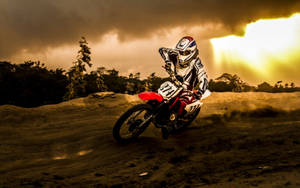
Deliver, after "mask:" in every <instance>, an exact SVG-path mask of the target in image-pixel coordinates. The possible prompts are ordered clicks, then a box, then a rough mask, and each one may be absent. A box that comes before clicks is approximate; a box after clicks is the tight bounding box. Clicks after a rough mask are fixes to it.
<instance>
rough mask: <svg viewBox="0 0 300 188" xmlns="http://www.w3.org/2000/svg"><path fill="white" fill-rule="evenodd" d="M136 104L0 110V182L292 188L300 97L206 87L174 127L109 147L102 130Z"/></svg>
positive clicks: (299, 167) (298, 181)
mask: <svg viewBox="0 0 300 188" xmlns="http://www.w3.org/2000/svg"><path fill="white" fill-rule="evenodd" d="M137 102H139V101H138V99H137V98H136V96H127V95H106V96H99V95H95V97H92V96H90V97H87V98H81V99H76V100H73V101H70V102H65V103H61V104H57V105H47V106H42V107H38V108H32V109H24V108H19V107H15V106H8V105H5V106H0V117H1V120H0V140H1V143H0V161H1V165H0V187H20V186H23V187H45V186H46V187H47V186H49V187H51V186H52V187H57V186H68V187H80V186H81V187H92V186H96V187H105V186H109V187H110V186H113V187H121V185H123V187H143V186H144V187H164V186H166V187H189V186H190V187H200V186H203V187H222V188H223V187H256V186H259V187H297V186H298V187H299V186H300V131H299V130H300V110H299V109H297V108H299V106H300V93H290V94H286V93H284V94H267V93H213V95H212V96H211V97H210V98H208V99H207V101H205V106H204V107H203V109H202V112H201V115H200V117H199V118H198V119H197V120H196V121H195V122H194V123H193V124H192V126H191V127H190V128H188V129H187V130H185V131H184V132H180V133H178V134H175V135H172V136H171V137H170V138H169V139H168V140H162V139H161V135H160V131H159V130H158V129H154V128H152V127H149V129H148V130H147V131H146V133H145V134H143V135H142V136H141V138H140V139H139V140H137V141H136V142H135V143H131V144H128V145H118V144H117V143H116V142H115V141H114V140H113V138H112V135H111V131H112V126H113V124H114V122H115V121H116V119H117V117H118V116H119V115H120V114H121V113H122V112H124V110H126V109H127V108H128V107H129V106H131V105H133V104H135V103H137ZM267 106H271V107H273V108H271V107H267ZM234 110H238V111H234ZM232 111H233V112H232ZM241 111H242V112H241ZM143 172H147V173H148V174H147V175H145V176H143V177H140V176H139V175H140V174H141V173H143Z"/></svg>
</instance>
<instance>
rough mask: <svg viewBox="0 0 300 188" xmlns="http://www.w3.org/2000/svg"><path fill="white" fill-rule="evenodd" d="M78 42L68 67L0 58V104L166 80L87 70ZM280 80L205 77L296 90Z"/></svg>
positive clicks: (219, 87)
mask: <svg viewBox="0 0 300 188" xmlns="http://www.w3.org/2000/svg"><path fill="white" fill-rule="evenodd" d="M79 46H80V50H79V51H78V54H77V58H76V61H75V62H73V66H72V67H71V68H70V69H69V70H68V71H66V70H63V69H61V68H57V69H55V70H52V69H48V68H47V67H46V66H45V65H44V64H42V63H40V62H39V61H37V62H34V61H27V62H24V63H22V64H12V63H10V62H6V61H4V62H0V105H3V104H12V105H17V106H22V107H35V106H40V105H45V104H55V103H59V102H62V101H66V100H70V99H73V98H77V97H85V96H87V95H89V94H91V93H95V92H101V91H113V92H116V93H127V94H136V93H140V92H143V91H156V90H157V89H158V88H159V86H160V85H161V84H162V83H163V82H165V81H167V80H169V78H161V77H158V76H156V75H155V73H152V74H151V75H149V76H148V77H147V78H145V79H141V77H140V73H135V74H132V73H131V74H129V75H128V76H121V75H119V72H118V71H117V70H115V69H105V68H104V67H99V68H97V69H96V70H95V71H91V72H89V73H88V72H87V71H86V66H89V67H91V66H92V64H91V58H90V54H91V51H90V48H89V47H88V43H87V41H86V40H85V38H84V37H82V39H81V40H80V41H79ZM282 84H283V83H282V81H278V82H277V83H276V84H275V85H274V86H271V85H270V84H268V83H266V82H264V83H262V84H259V85H258V86H257V87H255V86H250V85H248V84H247V83H245V82H243V81H242V80H241V79H240V78H239V77H238V76H237V75H231V74H228V73H224V74H223V75H221V76H220V77H218V78H216V79H215V80H212V79H211V80H210V81H209V89H210V90H211V91H215V92H226V91H232V92H247V91H263V92H293V91H300V88H299V87H296V86H295V84H294V83H290V84H284V85H282Z"/></svg>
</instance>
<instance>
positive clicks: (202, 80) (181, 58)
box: [159, 36, 208, 110]
mask: <svg viewBox="0 0 300 188" xmlns="http://www.w3.org/2000/svg"><path fill="white" fill-rule="evenodd" d="M159 52H160V55H161V56H162V58H163V59H164V61H165V63H166V64H165V69H166V71H167V72H168V73H169V74H174V76H175V78H176V79H177V80H178V81H180V82H181V83H182V84H183V88H184V89H185V90H189V91H194V92H193V93H194V97H192V96H191V95H192V92H184V93H183V94H182V95H181V97H180V98H181V99H180V100H181V101H182V102H184V103H185V106H186V105H188V104H191V103H193V102H196V101H197V99H198V100H200V99H201V96H202V95H203V94H204V92H205V91H206V89H207V88H208V78H207V74H206V71H205V70H204V67H203V64H202V62H201V60H200V58H199V57H198V54H199V52H198V49H197V44H196V41H195V40H194V39H193V38H192V37H190V36H185V37H183V38H182V39H180V40H179V42H178V43H177V45H176V46H175V48H174V49H172V48H160V49H159ZM196 89H197V91H196V92H195V90H196ZM193 98H194V100H193ZM195 98H196V100H195ZM183 109H184V108H183ZM183 109H181V110H183Z"/></svg>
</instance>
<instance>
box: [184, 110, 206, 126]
mask: <svg viewBox="0 0 300 188" xmlns="http://www.w3.org/2000/svg"><path fill="white" fill-rule="evenodd" d="M200 110H201V108H198V109H197V110H195V111H194V112H193V113H191V114H188V115H187V117H186V118H184V119H183V120H180V122H179V123H180V124H181V127H182V128H185V127H187V126H189V125H190V124H191V123H192V122H193V121H194V120H195V119H196V117H197V116H198V114H199V112H200Z"/></svg>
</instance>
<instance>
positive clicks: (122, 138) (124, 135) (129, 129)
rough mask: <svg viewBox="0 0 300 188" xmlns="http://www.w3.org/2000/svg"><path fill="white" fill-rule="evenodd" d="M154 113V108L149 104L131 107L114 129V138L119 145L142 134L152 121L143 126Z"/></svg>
mask: <svg viewBox="0 0 300 188" xmlns="http://www.w3.org/2000/svg"><path fill="white" fill-rule="evenodd" d="M151 113H152V106H151V105H149V104H138V105H135V106H133V107H131V108H130V109H129V110H127V111H126V112H125V113H124V114H122V115H121V117H120V118H119V119H118V121H117V122H116V124H115V126H114V128H113V136H114V138H115V139H116V140H117V141H118V142H119V143H127V142H130V141H132V140H134V139H135V138H137V137H138V136H139V135H140V134H142V133H143V132H144V131H145V129H146V128H147V125H149V123H150V121H149V122H148V123H147V124H145V125H143V126H141V127H140V126H139V125H141V124H142V123H143V122H144V121H145V120H146V119H147V118H148V117H149V114H151Z"/></svg>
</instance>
